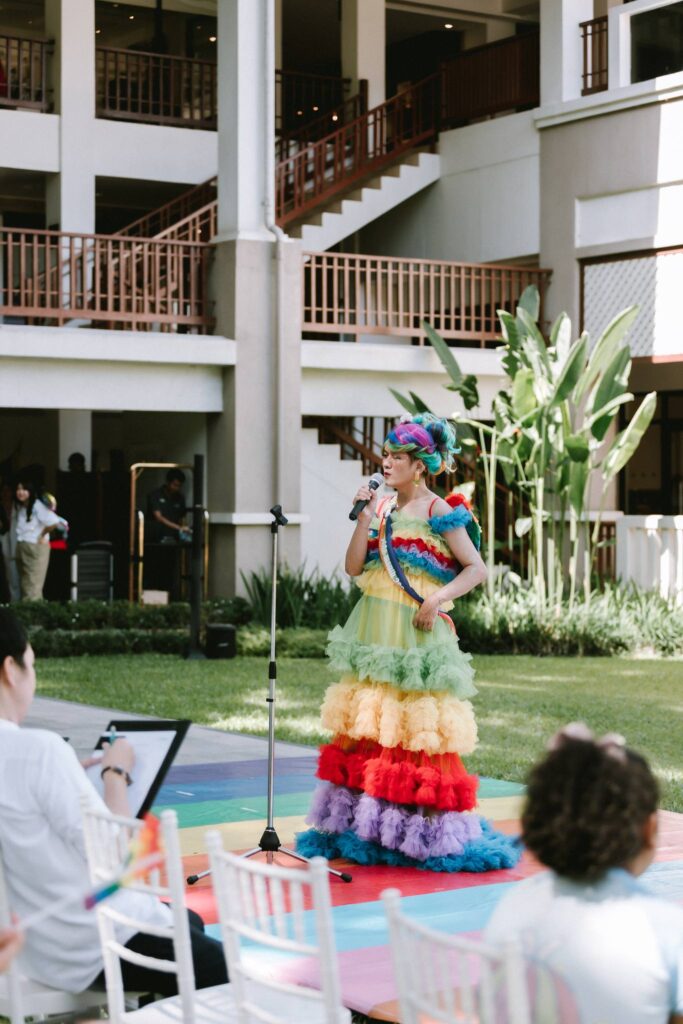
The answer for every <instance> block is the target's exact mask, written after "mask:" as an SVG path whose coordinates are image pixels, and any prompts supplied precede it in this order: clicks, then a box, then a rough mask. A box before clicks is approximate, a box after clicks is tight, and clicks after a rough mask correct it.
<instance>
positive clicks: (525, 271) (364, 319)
mask: <svg viewBox="0 0 683 1024" xmlns="http://www.w3.org/2000/svg"><path fill="white" fill-rule="evenodd" d="M304 261H305V262H304V268H305V269H304V284H303V287H304V297H303V324H302V329H303V331H305V332H306V333H315V334H321V333H322V334H336V335H342V336H343V335H351V336H355V338H356V339H357V338H358V336H359V335H368V334H379V335H390V336H391V335H393V336H397V337H405V338H412V339H416V340H417V341H418V342H419V344H421V345H423V344H424V343H425V336H424V332H423V330H422V326H421V325H422V321H423V320H427V321H428V322H429V323H430V324H431V325H432V326H433V327H434V328H435V329H436V330H437V331H438V332H439V334H441V335H442V337H444V338H446V339H448V340H451V339H452V340H454V341H459V342H463V343H466V344H469V345H475V346H479V347H482V348H483V347H485V346H486V344H487V343H491V342H494V341H495V340H496V339H498V338H499V337H500V325H499V323H498V318H497V315H496V310H498V309H509V310H511V311H512V310H514V308H515V305H516V304H517V300H518V299H519V297H520V295H521V294H522V292H523V291H524V289H525V288H526V287H527V285H530V284H535V285H536V286H537V287H538V290H539V292H540V296H541V316H540V319H541V322H542V321H543V300H544V295H545V291H546V288H547V284H548V281H549V279H550V273H551V272H550V271H549V270H538V269H535V268H528V267H519V266H505V265H501V264H483V263H447V262H444V261H441V260H411V259H395V258H393V257H385V256H356V255H350V254H347V253H327V252H326V253H306V254H305V255H304Z"/></svg>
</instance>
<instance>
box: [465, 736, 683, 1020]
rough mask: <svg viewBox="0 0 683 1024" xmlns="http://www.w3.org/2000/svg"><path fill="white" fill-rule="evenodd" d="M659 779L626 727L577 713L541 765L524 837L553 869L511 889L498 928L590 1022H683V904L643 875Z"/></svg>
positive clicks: (497, 935)
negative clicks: (652, 888)
mask: <svg viewBox="0 0 683 1024" xmlns="http://www.w3.org/2000/svg"><path fill="white" fill-rule="evenodd" d="M658 800H659V794H658V787H657V783H656V781H655V779H654V776H653V775H652V772H651V771H650V768H649V766H648V764H647V762H646V761H645V760H644V759H643V758H642V757H641V756H640V755H639V754H636V753H635V752H634V751H632V750H629V749H627V747H626V746H625V745H624V740H623V737H621V736H615V735H613V734H611V735H608V736H604V737H603V738H602V739H596V738H594V737H593V735H592V733H591V732H590V730H589V729H588V728H587V727H586V726H585V725H583V724H582V723H572V724H571V725H568V726H566V727H565V728H564V729H563V730H562V731H561V732H560V733H558V734H557V735H556V736H555V737H554V738H553V739H552V740H551V743H550V750H549V753H548V754H547V756H546V757H545V758H544V759H543V760H542V761H541V762H540V763H539V764H537V765H536V767H535V768H534V769H533V770H532V772H531V775H530V778H529V783H528V789H527V800H526V806H525V809H524V813H523V815H522V838H523V840H524V843H525V844H526V846H527V848H528V849H529V850H531V852H532V853H533V854H535V856H536V857H537V859H538V860H540V862H541V863H542V864H544V865H545V866H546V867H548V868H550V871H546V872H543V873H541V874H538V875H535V876H534V877H533V878H529V879H527V880H526V881H524V882H521V883H519V884H518V885H514V886H511V887H510V890H509V892H508V893H507V894H506V895H505V896H504V897H503V899H502V900H501V902H500V903H499V905H498V906H497V908H496V910H495V911H494V913H493V916H492V918H491V920H490V921H489V924H488V926H487V928H486V932H485V937H486V939H487V941H489V942H493V943H503V942H505V941H506V940H509V939H514V940H516V941H517V942H518V943H519V944H520V945H521V947H522V950H523V952H524V953H525V955H526V956H527V958H528V959H529V960H531V961H535V962H537V963H540V964H542V965H544V966H545V967H547V968H549V969H550V970H551V971H552V972H554V973H555V974H556V975H559V976H560V978H561V979H563V981H564V982H565V983H566V985H567V986H568V987H569V989H570V990H571V992H572V993H573V996H574V1000H575V1003H576V1006H577V1009H578V1012H579V1016H580V1019H581V1022H582V1024H683V909H681V907H679V906H676V904H675V903H669V902H667V901H666V900H662V899H658V898H657V897H656V896H654V895H652V894H651V893H650V892H649V891H648V889H647V887H646V886H645V885H644V884H643V883H641V882H640V881H638V876H639V875H641V874H642V873H643V872H644V871H645V869H646V868H647V867H649V865H650V864H651V863H652V861H653V859H654V855H655V846H656V836H657V804H658Z"/></svg>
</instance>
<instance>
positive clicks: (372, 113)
mask: <svg viewBox="0 0 683 1024" xmlns="http://www.w3.org/2000/svg"><path fill="white" fill-rule="evenodd" d="M439 90H440V76H439V75H438V74H434V75H430V76H429V78H425V79H423V80H422V81H421V82H418V83H417V84H416V85H413V86H410V87H409V88H408V89H405V90H404V91H402V92H400V93H399V94H398V95H397V96H393V97H392V98H391V99H390V100H387V102H386V103H382V104H380V105H379V106H378V107H373V109H372V110H369V111H368V112H367V113H366V114H363V116H362V117H359V118H357V119H356V120H355V121H352V122H351V124H348V125H344V126H343V127H342V128H340V129H339V131H336V132H334V133H333V134H332V135H328V136H327V137H326V138H324V139H321V140H320V141H319V142H313V143H311V144H310V145H308V146H306V147H305V148H304V149H302V150H301V151H300V152H298V153H296V154H295V155H293V156H289V157H287V159H285V160H282V161H281V162H280V163H279V164H277V166H276V173H275V203H276V211H277V219H278V223H279V224H281V225H283V226H284V225H286V224H288V223H289V222H290V221H293V220H296V219H297V218H301V217H302V216H304V215H305V214H306V213H307V212H309V211H310V210H311V209H313V208H314V207H316V206H319V205H320V203H322V202H324V201H326V200H328V199H330V198H332V197H333V196H334V195H337V194H338V193H340V192H342V191H344V190H346V189H348V188H349V186H350V185H352V184H353V183H354V182H356V181H360V180H361V179H362V178H364V177H366V176H368V175H369V174H371V173H373V172H374V171H376V170H378V169H380V168H381V167H385V166H388V165H389V164H391V163H393V162H394V161H395V160H396V159H397V158H399V157H400V156H401V155H402V154H403V153H405V152H408V151H409V150H411V149H414V148H415V147H416V146H419V145H424V144H425V143H428V142H431V141H433V140H434V138H435V137H436V134H437V132H438V125H439V109H438V108H439Z"/></svg>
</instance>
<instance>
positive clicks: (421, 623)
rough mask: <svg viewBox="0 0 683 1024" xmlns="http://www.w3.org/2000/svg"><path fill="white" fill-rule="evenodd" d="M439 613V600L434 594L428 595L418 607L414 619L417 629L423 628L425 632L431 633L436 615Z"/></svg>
mask: <svg viewBox="0 0 683 1024" xmlns="http://www.w3.org/2000/svg"><path fill="white" fill-rule="evenodd" d="M438 614H439V602H438V600H436V599H435V597H434V595H432V596H431V597H426V598H425V599H424V601H423V602H422V604H421V605H420V607H419V608H418V610H417V612H416V614H415V617H414V619H413V625H414V626H415V629H422V630H424V632H425V633H431V631H432V630H433V629H434V623H435V622H436V617H437V615H438Z"/></svg>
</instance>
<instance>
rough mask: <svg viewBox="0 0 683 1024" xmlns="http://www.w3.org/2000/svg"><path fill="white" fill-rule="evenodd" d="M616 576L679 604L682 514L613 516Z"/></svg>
mask: <svg viewBox="0 0 683 1024" xmlns="http://www.w3.org/2000/svg"><path fill="white" fill-rule="evenodd" d="M617 579H619V580H621V581H622V582H623V583H627V582H631V581H633V582H634V583H636V584H637V585H638V586H639V587H642V588H643V589H644V590H658V591H659V593H660V594H661V595H662V597H668V598H670V599H672V600H674V601H676V603H677V604H683V516H660V515H651V516H623V517H622V518H621V519H619V520H617Z"/></svg>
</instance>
